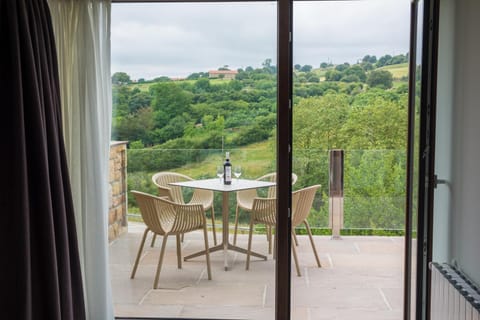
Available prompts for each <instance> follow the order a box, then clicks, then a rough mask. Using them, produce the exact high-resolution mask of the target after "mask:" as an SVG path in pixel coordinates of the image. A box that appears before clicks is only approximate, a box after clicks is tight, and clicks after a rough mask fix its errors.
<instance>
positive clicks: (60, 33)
mask: <svg viewBox="0 0 480 320" xmlns="http://www.w3.org/2000/svg"><path fill="white" fill-rule="evenodd" d="M49 6H50V12H51V15H52V21H53V26H54V31H55V41H56V45H57V52H58V62H59V76H60V89H61V98H62V112H63V125H64V135H65V147H66V151H67V159H68V165H69V171H70V179H71V185H72V194H73V201H74V208H75V215H76V222H77V229H78V238H79V239H78V243H79V250H80V259H81V265H82V271H83V281H84V288H85V303H86V311H87V318H88V319H92V320H93V319H102V320H103V319H113V318H114V315H113V305H112V298H111V287H110V276H109V272H108V235H107V230H108V214H107V212H108V202H109V185H108V173H109V168H108V165H109V147H110V125H111V114H112V112H111V111H112V103H111V79H110V12H111V3H110V0H108V1H106V0H49Z"/></svg>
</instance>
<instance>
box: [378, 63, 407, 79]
mask: <svg viewBox="0 0 480 320" xmlns="http://www.w3.org/2000/svg"><path fill="white" fill-rule="evenodd" d="M379 69H380V70H387V71H390V72H391V73H392V75H393V79H395V80H398V79H401V78H402V77H407V76H408V63H402V64H395V65H391V66H385V67H381V68H379Z"/></svg>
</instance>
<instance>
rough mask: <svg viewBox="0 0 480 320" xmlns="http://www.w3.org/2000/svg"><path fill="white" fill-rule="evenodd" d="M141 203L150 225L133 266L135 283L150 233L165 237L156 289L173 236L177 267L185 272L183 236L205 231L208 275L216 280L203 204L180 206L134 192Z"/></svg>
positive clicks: (156, 275)
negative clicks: (213, 276) (175, 244)
mask: <svg viewBox="0 0 480 320" xmlns="http://www.w3.org/2000/svg"><path fill="white" fill-rule="evenodd" d="M132 193H133V194H134V196H135V199H136V200H137V204H138V207H139V208H140V213H141V214H142V218H143V221H144V222H145V224H146V225H147V228H146V229H145V232H144V233H143V237H142V241H141V242H140V247H139V248H138V253H137V257H136V259H135V263H134V265H133V270H132V274H131V276H130V278H131V279H133V278H134V277H135V273H136V272H137V268H138V263H139V261H140V256H141V254H142V251H143V246H144V244H145V239H146V238H147V234H148V232H149V231H151V232H153V234H154V235H157V234H158V235H161V236H163V241H162V248H161V250H160V256H159V259H158V266H157V271H156V274H155V280H154V282H153V288H154V289H157V287H158V280H159V277H160V270H161V268H162V262H163V257H164V254H165V246H166V244H167V239H168V236H169V235H175V236H176V240H177V264H178V268H179V269H181V268H182V252H181V245H180V235H181V234H183V233H185V232H190V231H194V230H203V236H204V240H205V250H206V253H205V257H206V260H207V273H208V280H211V279H212V273H211V268H210V255H209V252H208V233H207V222H206V221H207V220H206V217H205V212H204V210H203V207H202V205H201V204H178V203H174V202H172V201H169V200H167V198H166V197H164V198H160V197H156V196H153V195H150V194H148V193H143V192H139V191H132Z"/></svg>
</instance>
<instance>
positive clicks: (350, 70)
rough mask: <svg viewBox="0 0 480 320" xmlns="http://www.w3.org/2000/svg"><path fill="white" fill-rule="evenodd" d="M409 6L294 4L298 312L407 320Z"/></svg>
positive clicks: (309, 315)
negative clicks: (310, 193)
mask: <svg viewBox="0 0 480 320" xmlns="http://www.w3.org/2000/svg"><path fill="white" fill-rule="evenodd" d="M409 9H410V6H409V2H408V1H393V0H391V1H377V0H369V1H298V2H294V10H293V13H294V16H293V19H294V23H293V26H294V32H293V66H294V75H293V173H294V174H296V176H297V177H298V179H297V180H296V183H295V184H294V185H293V189H294V194H293V199H292V202H293V207H292V209H293V214H292V215H293V218H292V227H295V235H294V236H293V240H292V241H293V242H292V247H293V249H294V250H292V251H293V253H294V254H293V258H292V275H291V281H292V298H291V299H292V313H291V315H292V319H309V318H311V319H316V318H319V319H321V318H322V317H325V318H329V317H330V318H335V319H372V318H374V317H378V318H382V319H387V318H389V319H390V318H391V319H401V318H402V313H403V310H402V299H403V287H404V284H403V268H404V266H403V258H404V246H405V244H404V243H405V241H404V230H405V212H406V208H405V197H406V191H405V190H406V185H405V181H406V174H407V172H406V169H407V150H406V144H407V140H406V137H407V131H408V95H409V86H408V74H409V69H408V61H409V54H408V52H409V19H410V10H409ZM308 187H313V188H316V190H315V192H314V197H313V198H308V197H307V196H306V195H300V194H302V193H303V192H305V193H308V192H307V191H308V189H306V188H308ZM298 203H303V204H305V206H307V210H306V211H307V212H306V216H305V217H306V219H304V218H301V219H298V217H297V216H296V215H297V214H300V213H301V212H302V209H304V208H302V206H297V204H298ZM305 221H306V222H307V224H305ZM310 233H311V234H312V237H310ZM311 240H312V241H311ZM312 242H313V245H314V247H315V248H313V247H312ZM315 252H316V253H317V255H315ZM317 256H318V260H317ZM296 262H298V264H296Z"/></svg>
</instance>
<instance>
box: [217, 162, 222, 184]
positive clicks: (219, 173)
mask: <svg viewBox="0 0 480 320" xmlns="http://www.w3.org/2000/svg"><path fill="white" fill-rule="evenodd" d="M217 176H218V179H219V180H220V182H222V177H223V166H217Z"/></svg>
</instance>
